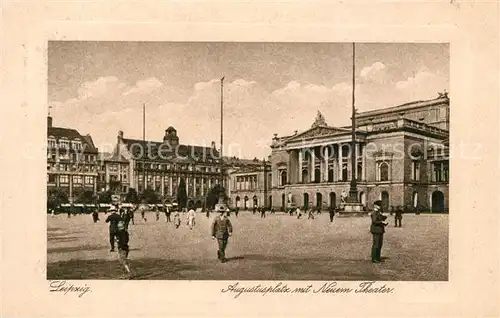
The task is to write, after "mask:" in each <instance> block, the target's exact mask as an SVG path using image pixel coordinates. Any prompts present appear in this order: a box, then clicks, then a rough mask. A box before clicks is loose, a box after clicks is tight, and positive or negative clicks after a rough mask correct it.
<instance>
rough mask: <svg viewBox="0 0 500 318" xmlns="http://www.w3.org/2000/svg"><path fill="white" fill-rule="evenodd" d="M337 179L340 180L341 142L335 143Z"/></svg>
mask: <svg viewBox="0 0 500 318" xmlns="http://www.w3.org/2000/svg"><path fill="white" fill-rule="evenodd" d="M337 168H338V173H337V181H340V180H342V144H337Z"/></svg>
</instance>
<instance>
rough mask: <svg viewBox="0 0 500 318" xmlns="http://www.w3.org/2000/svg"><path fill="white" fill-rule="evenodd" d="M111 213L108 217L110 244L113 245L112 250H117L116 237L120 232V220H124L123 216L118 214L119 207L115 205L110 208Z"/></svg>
mask: <svg viewBox="0 0 500 318" xmlns="http://www.w3.org/2000/svg"><path fill="white" fill-rule="evenodd" d="M109 211H110V212H112V213H111V215H109V216H108V217H107V219H106V223H109V244H110V245H111V249H110V250H109V251H110V252H114V251H115V237H118V236H117V233H118V222H120V221H122V218H121V217H120V215H119V214H118V211H117V209H116V208H115V207H114V206H113V207H111V208H110V209H109Z"/></svg>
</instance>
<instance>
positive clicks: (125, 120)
mask: <svg viewBox="0 0 500 318" xmlns="http://www.w3.org/2000/svg"><path fill="white" fill-rule="evenodd" d="M222 76H225V81H224V112H225V116H224V153H225V154H226V155H237V156H242V157H244V158H254V157H258V158H263V157H264V156H267V155H268V154H270V148H269V144H270V142H271V138H272V137H273V133H278V135H288V134H291V133H293V131H294V130H299V131H303V130H306V129H309V128H310V126H311V124H312V122H313V121H314V118H315V117H316V113H317V111H318V110H319V111H321V112H322V113H323V115H324V116H325V118H326V122H327V123H328V124H329V125H331V126H341V125H348V124H349V118H350V107H351V103H352V102H351V90H352V88H351V87H352V84H351V83H352V44H326V43H317V44H316V43H306V44H304V43H288V44H281V43H199V42H198V43H171V42H154V43H152V42H149V43H147V42H49V54H48V80H49V91H48V101H49V105H52V109H51V115H52V117H53V118H54V126H58V127H71V128H75V129H77V130H78V131H79V132H80V133H82V134H87V133H90V134H91V135H92V137H93V139H94V142H95V143H96V145H97V146H98V147H99V146H101V148H103V146H104V145H105V144H108V145H110V144H111V145H114V144H115V143H116V136H117V133H118V131H119V130H122V131H123V132H124V136H125V137H126V138H135V139H142V104H143V103H145V104H146V139H148V140H155V141H161V140H162V138H163V135H164V131H165V129H166V128H167V127H169V126H174V127H175V128H176V129H177V132H178V135H179V138H180V142H181V143H183V144H194V145H201V146H202V145H207V146H209V145H210V143H211V141H212V140H214V141H216V142H217V145H219V144H220V81H219V79H220V78H221V77H222ZM448 85H449V51H448V45H440V44H356V107H357V108H358V109H359V110H360V111H364V110H369V109H377V108H384V107H389V106H395V105H398V104H402V103H406V102H409V101H414V100H425V99H432V98H435V97H437V95H438V92H443V91H444V90H447V91H448V89H449V88H448ZM108 147H109V146H108ZM103 149H104V148H103Z"/></svg>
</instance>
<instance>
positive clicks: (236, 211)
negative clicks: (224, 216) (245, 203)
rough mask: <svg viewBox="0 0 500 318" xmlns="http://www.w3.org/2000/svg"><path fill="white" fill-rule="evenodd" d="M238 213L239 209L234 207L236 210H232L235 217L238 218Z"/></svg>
mask: <svg viewBox="0 0 500 318" xmlns="http://www.w3.org/2000/svg"><path fill="white" fill-rule="evenodd" d="M239 212H240V208H239V207H236V209H235V210H234V214H235V215H236V217H238V213H239Z"/></svg>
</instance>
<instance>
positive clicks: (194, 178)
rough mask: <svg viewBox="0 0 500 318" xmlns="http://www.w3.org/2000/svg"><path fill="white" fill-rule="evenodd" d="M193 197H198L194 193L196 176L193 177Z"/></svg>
mask: <svg viewBox="0 0 500 318" xmlns="http://www.w3.org/2000/svg"><path fill="white" fill-rule="evenodd" d="M228 190H230V187H228ZM193 196H195V197H196V196H198V193H196V176H194V177H193Z"/></svg>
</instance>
